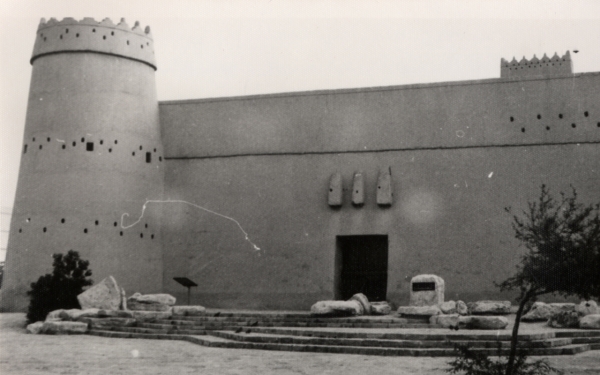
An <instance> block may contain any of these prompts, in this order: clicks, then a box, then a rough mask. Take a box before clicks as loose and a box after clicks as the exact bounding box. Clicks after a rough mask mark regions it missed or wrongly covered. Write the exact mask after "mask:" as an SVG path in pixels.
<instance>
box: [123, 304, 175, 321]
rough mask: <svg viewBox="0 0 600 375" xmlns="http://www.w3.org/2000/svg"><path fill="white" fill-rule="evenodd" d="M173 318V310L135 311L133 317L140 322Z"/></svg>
mask: <svg viewBox="0 0 600 375" xmlns="http://www.w3.org/2000/svg"><path fill="white" fill-rule="evenodd" d="M172 316H173V308H172V307H170V308H169V310H167V311H133V317H134V318H135V319H137V320H139V321H146V320H157V319H169V318H171V317H172Z"/></svg>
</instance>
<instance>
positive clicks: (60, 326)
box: [40, 318, 89, 335]
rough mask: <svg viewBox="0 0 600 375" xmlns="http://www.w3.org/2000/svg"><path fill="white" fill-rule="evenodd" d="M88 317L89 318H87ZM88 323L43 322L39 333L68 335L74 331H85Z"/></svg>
mask: <svg viewBox="0 0 600 375" xmlns="http://www.w3.org/2000/svg"><path fill="white" fill-rule="evenodd" d="M88 319H89V318H88ZM87 329H88V325H87V324H86V323H83V322H58V321H51V322H44V324H43V325H42V328H41V329H40V333H43V334H46V335H70V334H75V333H86V332H87Z"/></svg>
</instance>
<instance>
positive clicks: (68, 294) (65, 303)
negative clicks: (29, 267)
mask: <svg viewBox="0 0 600 375" xmlns="http://www.w3.org/2000/svg"><path fill="white" fill-rule="evenodd" d="M52 257H53V258H54V262H53V264H52V265H53V267H54V270H53V271H52V273H51V274H46V275H44V276H40V278H39V279H38V281H37V282H34V283H31V290H30V291H28V292H27V295H28V296H29V298H30V300H29V309H28V311H27V323H33V322H37V321H40V320H45V319H46V316H47V315H48V313H49V312H51V311H54V310H58V309H78V308H80V306H79V302H78V301H77V295H79V294H81V293H82V292H83V288H85V287H86V286H89V285H92V280H91V279H88V278H87V277H89V276H91V275H92V271H91V270H88V266H89V264H90V263H89V262H88V261H86V260H82V259H80V258H79V253H78V252H76V251H73V250H69V252H68V253H67V255H65V256H63V254H54V255H52Z"/></svg>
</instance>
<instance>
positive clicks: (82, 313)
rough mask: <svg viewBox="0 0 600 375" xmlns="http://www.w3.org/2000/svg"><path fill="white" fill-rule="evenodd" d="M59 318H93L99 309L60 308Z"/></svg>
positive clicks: (67, 319)
mask: <svg viewBox="0 0 600 375" xmlns="http://www.w3.org/2000/svg"><path fill="white" fill-rule="evenodd" d="M60 311H61V312H60V314H59V316H60V319H61V320H63V321H69V320H70V321H73V320H79V318H93V317H97V316H98V312H99V311H100V309H85V310H79V309H71V310H60Z"/></svg>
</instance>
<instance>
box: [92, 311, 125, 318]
mask: <svg viewBox="0 0 600 375" xmlns="http://www.w3.org/2000/svg"><path fill="white" fill-rule="evenodd" d="M98 317H99V318H133V311H129V310H99V311H98Z"/></svg>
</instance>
